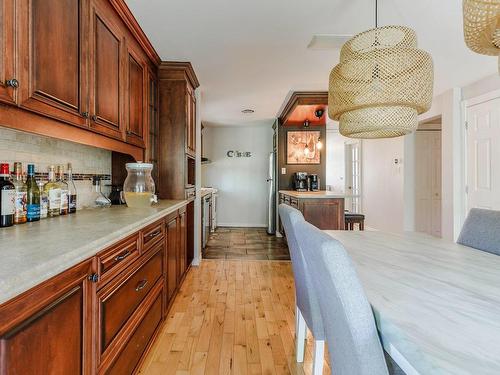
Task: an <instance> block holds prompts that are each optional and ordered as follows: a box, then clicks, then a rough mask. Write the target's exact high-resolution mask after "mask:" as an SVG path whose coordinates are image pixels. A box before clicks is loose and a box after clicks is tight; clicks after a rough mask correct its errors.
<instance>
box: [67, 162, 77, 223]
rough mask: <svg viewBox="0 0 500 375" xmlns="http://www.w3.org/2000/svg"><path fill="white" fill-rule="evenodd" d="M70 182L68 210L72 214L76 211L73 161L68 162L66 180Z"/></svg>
mask: <svg viewBox="0 0 500 375" xmlns="http://www.w3.org/2000/svg"><path fill="white" fill-rule="evenodd" d="M66 183H67V184H68V210H69V213H70V214H73V213H75V212H76V186H75V181H73V168H72V166H71V163H68V179H67V180H66Z"/></svg>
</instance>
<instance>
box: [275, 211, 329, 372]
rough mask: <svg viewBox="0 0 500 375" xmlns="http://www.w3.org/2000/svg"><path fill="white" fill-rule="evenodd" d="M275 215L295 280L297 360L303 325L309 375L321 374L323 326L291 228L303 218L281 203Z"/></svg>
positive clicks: (300, 354)
mask: <svg viewBox="0 0 500 375" xmlns="http://www.w3.org/2000/svg"><path fill="white" fill-rule="evenodd" d="M279 214H280V217H281V222H282V224H283V228H284V229H285V234H286V238H287V241H288V248H289V251H290V257H291V259H292V269H293V276H294V280H295V301H296V308H295V314H296V324H295V332H296V336H297V337H296V340H297V341H296V357H297V362H303V361H304V346H305V340H306V337H307V328H308V327H309V329H310V330H311V333H312V335H313V337H314V353H313V374H314V375H320V374H322V373H323V362H324V356H325V354H324V347H325V341H324V340H325V331H324V329H323V322H322V319H321V313H320V309H319V302H318V298H317V295H316V290H315V289H314V287H313V285H312V281H311V276H310V274H309V273H307V272H306V270H305V259H304V255H303V254H302V251H301V249H300V246H299V245H298V243H297V237H296V233H295V229H294V228H295V224H296V223H298V222H303V221H304V217H303V216H302V213H300V211H298V210H296V209H295V208H292V207H290V206H287V205H284V204H281V205H280V206H279Z"/></svg>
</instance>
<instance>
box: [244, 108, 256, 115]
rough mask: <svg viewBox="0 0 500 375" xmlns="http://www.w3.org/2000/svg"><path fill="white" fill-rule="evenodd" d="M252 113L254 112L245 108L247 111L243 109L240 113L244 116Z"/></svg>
mask: <svg viewBox="0 0 500 375" xmlns="http://www.w3.org/2000/svg"><path fill="white" fill-rule="evenodd" d="M254 112H255V110H253V109H250V108H247V109H244V110H243V111H241V113H244V114H246V115H247V114H250V113H254Z"/></svg>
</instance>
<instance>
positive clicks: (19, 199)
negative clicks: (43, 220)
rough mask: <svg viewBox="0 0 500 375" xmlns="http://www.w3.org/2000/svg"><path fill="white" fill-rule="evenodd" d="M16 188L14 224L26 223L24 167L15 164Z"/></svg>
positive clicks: (17, 163)
mask: <svg viewBox="0 0 500 375" xmlns="http://www.w3.org/2000/svg"><path fill="white" fill-rule="evenodd" d="M13 183H14V187H15V188H16V204H15V206H16V210H15V213H14V224H24V223H26V221H27V219H26V193H27V190H28V189H27V188H26V184H25V183H24V181H23V165H22V164H21V163H19V162H16V163H14V181H13Z"/></svg>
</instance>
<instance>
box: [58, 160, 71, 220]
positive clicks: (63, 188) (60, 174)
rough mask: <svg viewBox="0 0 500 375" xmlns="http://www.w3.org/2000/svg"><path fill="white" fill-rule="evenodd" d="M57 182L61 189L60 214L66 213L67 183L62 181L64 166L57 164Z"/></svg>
mask: <svg viewBox="0 0 500 375" xmlns="http://www.w3.org/2000/svg"><path fill="white" fill-rule="evenodd" d="M57 183H58V184H59V187H60V189H61V208H60V211H59V214H60V215H67V214H68V211H69V210H68V184H67V183H66V182H64V166H62V165H58V166H57Z"/></svg>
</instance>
